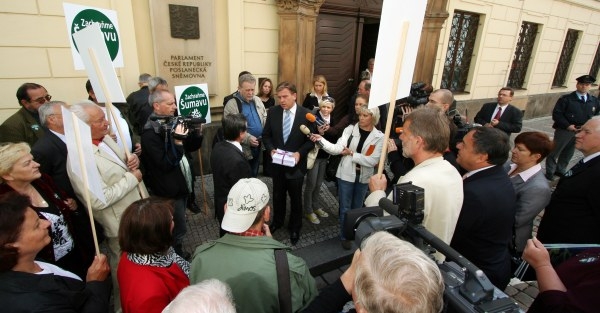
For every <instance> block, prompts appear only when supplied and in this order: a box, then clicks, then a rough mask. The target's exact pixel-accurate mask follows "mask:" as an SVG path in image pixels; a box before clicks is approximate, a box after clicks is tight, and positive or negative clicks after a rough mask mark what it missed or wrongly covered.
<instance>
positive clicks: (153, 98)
mask: <svg viewBox="0 0 600 313" xmlns="http://www.w3.org/2000/svg"><path fill="white" fill-rule="evenodd" d="M163 92H168V91H164V90H157V91H154V92H152V93H151V94H150V95H149V96H148V104H150V106H151V107H154V106H153V105H154V103H158V102H161V101H163V100H164V99H165V98H164V97H163Z"/></svg>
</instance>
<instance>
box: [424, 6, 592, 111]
mask: <svg viewBox="0 0 600 313" xmlns="http://www.w3.org/2000/svg"><path fill="white" fill-rule="evenodd" d="M455 10H462V11H469V12H474V13H479V14H480V25H479V31H478V36H477V40H476V43H475V49H474V55H473V59H472V60H471V67H470V71H469V78H468V82H467V84H468V85H467V88H466V91H467V92H466V93H464V94H458V95H456V96H455V98H456V99H457V100H458V101H459V103H460V104H462V108H467V107H469V108H471V109H470V110H469V112H471V111H473V112H476V111H477V110H478V106H480V105H481V103H484V102H487V101H495V98H496V95H497V92H498V90H499V88H500V87H502V86H504V85H505V84H506V82H507V80H508V76H509V73H510V65H511V61H512V58H513V56H514V50H515V46H516V43H517V39H518V36H519V31H520V27H521V23H522V22H523V21H526V22H532V23H537V24H540V27H539V28H538V32H539V33H538V36H537V38H536V44H535V46H534V51H533V55H532V58H531V61H530V66H529V70H528V73H527V76H526V80H525V84H524V86H523V89H522V90H517V91H516V92H515V99H514V104H516V105H517V106H519V107H520V108H521V109H523V110H525V111H526V117H535V116H543V115H547V114H548V113H549V112H550V111H551V109H552V107H553V105H554V103H555V101H556V99H557V98H558V96H560V95H561V94H563V93H565V92H570V91H572V90H573V89H574V87H575V78H576V77H578V76H580V75H583V74H588V73H589V71H590V68H591V64H592V61H593V58H594V54H595V53H596V49H597V47H598V42H599V41H600V1H598V0H569V1H568V0H487V1H485V0H450V1H449V4H448V12H449V13H450V17H449V18H448V19H447V20H446V22H445V24H444V26H443V28H442V33H441V39H440V43H439V49H438V56H437V59H436V70H435V73H434V77H433V85H434V86H440V83H441V80H442V67H443V66H444V58H445V56H446V51H447V46H448V40H449V35H450V34H449V32H450V27H451V22H452V16H453V14H454V11H455ZM568 29H576V30H579V31H581V32H582V36H580V38H579V40H578V43H577V46H576V48H575V53H574V58H573V61H572V62H571V65H570V67H569V71H568V74H567V79H566V82H565V85H566V86H564V87H562V88H561V87H557V88H553V87H552V81H553V78H554V74H555V71H556V66H557V64H558V60H559V58H560V53H561V49H562V46H563V42H564V39H565V35H566V33H567V30H568ZM459 107H461V106H459Z"/></svg>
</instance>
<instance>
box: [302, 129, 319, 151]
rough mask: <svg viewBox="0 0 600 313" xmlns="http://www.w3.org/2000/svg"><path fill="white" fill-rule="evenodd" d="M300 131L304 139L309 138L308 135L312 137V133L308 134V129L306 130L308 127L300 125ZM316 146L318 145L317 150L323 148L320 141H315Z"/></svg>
mask: <svg viewBox="0 0 600 313" xmlns="http://www.w3.org/2000/svg"><path fill="white" fill-rule="evenodd" d="M300 131H301V132H302V133H303V134H305V135H306V137H309V138H310V135H312V133H311V132H310V129H308V127H306V125H300ZM316 144H317V145H319V148H323V143H322V142H321V141H317V142H316Z"/></svg>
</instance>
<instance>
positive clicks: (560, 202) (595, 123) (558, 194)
mask: <svg viewBox="0 0 600 313" xmlns="http://www.w3.org/2000/svg"><path fill="white" fill-rule="evenodd" d="M575 148H576V149H577V150H579V151H581V152H582V153H583V159H581V160H580V161H579V163H577V164H576V165H575V166H573V167H572V168H571V169H570V170H569V171H567V172H566V173H565V175H564V176H563V177H562V178H561V179H560V180H559V181H558V185H557V186H556V189H555V190H554V192H553V193H552V198H550V203H549V204H548V206H546V211H545V212H544V217H543V218H542V221H541V222H540V227H539V229H538V233H537V237H538V239H539V240H540V241H541V242H543V243H596V244H600V179H599V177H600V117H593V118H592V119H590V120H589V121H587V122H586V123H585V124H584V125H583V126H582V127H581V129H580V130H579V131H578V132H577V134H576V135H575Z"/></svg>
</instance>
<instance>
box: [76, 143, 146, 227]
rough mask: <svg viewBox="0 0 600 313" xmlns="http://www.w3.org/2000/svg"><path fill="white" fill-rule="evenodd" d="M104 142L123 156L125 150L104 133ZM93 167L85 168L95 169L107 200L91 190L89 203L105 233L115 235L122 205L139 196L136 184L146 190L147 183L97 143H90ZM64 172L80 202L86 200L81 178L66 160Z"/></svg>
mask: <svg viewBox="0 0 600 313" xmlns="http://www.w3.org/2000/svg"><path fill="white" fill-rule="evenodd" d="M103 142H104V143H105V144H106V145H108V147H110V149H111V150H112V151H114V152H115V153H116V154H117V156H119V158H120V159H121V160H125V152H123V150H121V149H120V148H119V146H118V145H117V143H116V142H115V141H114V140H112V138H110V137H109V136H105V137H104V140H103ZM92 149H93V152H94V160H95V161H96V168H95V169H94V168H89V167H88V168H87V170H88V171H94V170H96V171H97V172H98V176H99V177H100V178H101V179H102V181H101V182H100V184H101V186H102V192H103V193H104V197H105V200H106V204H104V203H102V202H101V201H100V200H99V199H98V198H96V197H95V196H94V194H92V193H90V199H91V206H92V210H93V211H94V213H93V214H94V218H95V219H96V220H97V221H98V222H99V223H100V224H102V226H103V227H104V230H105V233H106V236H107V237H109V238H116V237H117V236H118V231H119V223H120V221H121V215H123V212H124V211H125V209H126V208H127V207H128V206H129V205H130V204H131V203H133V202H134V201H137V200H139V199H141V196H140V193H139V192H138V188H137V186H138V184H141V188H142V189H144V192H146V190H145V189H146V187H145V186H144V185H143V183H142V182H139V183H138V180H137V178H135V176H134V175H133V174H131V173H130V172H129V170H128V169H127V166H126V165H125V163H124V162H123V164H122V162H118V161H116V160H115V159H114V158H113V156H111V155H110V154H108V153H107V152H105V151H104V150H102V149H100V148H99V147H98V146H96V145H93V146H92ZM67 173H68V174H69V178H70V179H71V183H72V184H73V188H74V189H75V194H77V197H78V198H79V200H81V202H83V203H85V193H86V192H88V191H87V190H85V187H84V184H83V181H82V180H81V178H79V176H77V174H75V173H74V172H73V167H72V165H71V164H70V162H69V161H67Z"/></svg>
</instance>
